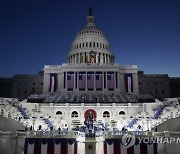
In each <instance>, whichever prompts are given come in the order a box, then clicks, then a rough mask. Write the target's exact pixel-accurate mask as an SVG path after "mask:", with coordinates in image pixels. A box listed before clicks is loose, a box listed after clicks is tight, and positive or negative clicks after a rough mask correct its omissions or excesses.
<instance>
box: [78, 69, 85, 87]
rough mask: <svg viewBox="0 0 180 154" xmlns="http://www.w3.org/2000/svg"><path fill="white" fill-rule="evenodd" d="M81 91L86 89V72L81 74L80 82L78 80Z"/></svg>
mask: <svg viewBox="0 0 180 154" xmlns="http://www.w3.org/2000/svg"><path fill="white" fill-rule="evenodd" d="M78 87H79V89H85V88H86V74H85V72H79V80H78Z"/></svg>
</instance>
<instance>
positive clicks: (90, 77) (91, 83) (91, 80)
mask: <svg viewBox="0 0 180 154" xmlns="http://www.w3.org/2000/svg"><path fill="white" fill-rule="evenodd" d="M87 88H88V89H94V72H88V73H87Z"/></svg>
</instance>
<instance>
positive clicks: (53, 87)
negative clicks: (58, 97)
mask: <svg viewBox="0 0 180 154" xmlns="http://www.w3.org/2000/svg"><path fill="white" fill-rule="evenodd" d="M56 90H57V74H56V73H50V86H49V91H50V92H55V91H56Z"/></svg>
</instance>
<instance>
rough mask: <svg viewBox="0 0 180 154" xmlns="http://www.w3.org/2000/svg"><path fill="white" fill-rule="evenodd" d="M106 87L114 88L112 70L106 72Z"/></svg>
mask: <svg viewBox="0 0 180 154" xmlns="http://www.w3.org/2000/svg"><path fill="white" fill-rule="evenodd" d="M107 88H108V89H109V90H114V72H108V73H107Z"/></svg>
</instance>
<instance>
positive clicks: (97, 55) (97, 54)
mask: <svg viewBox="0 0 180 154" xmlns="http://www.w3.org/2000/svg"><path fill="white" fill-rule="evenodd" d="M98 57H99V53H96V64H97V63H98Z"/></svg>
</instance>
